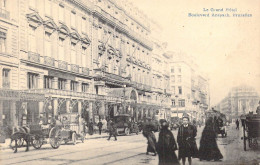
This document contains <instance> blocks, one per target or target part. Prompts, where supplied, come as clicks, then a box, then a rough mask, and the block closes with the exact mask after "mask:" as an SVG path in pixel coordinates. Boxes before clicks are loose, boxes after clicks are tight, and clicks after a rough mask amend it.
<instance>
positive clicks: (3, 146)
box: [0, 133, 108, 151]
mask: <svg viewBox="0 0 260 165" xmlns="http://www.w3.org/2000/svg"><path fill="white" fill-rule="evenodd" d="M99 138H108V134H107V133H102V134H101V135H99V134H93V135H89V134H86V136H85V140H90V139H99ZM10 141H11V139H5V143H0V151H1V150H6V149H10V147H9V145H10Z"/></svg>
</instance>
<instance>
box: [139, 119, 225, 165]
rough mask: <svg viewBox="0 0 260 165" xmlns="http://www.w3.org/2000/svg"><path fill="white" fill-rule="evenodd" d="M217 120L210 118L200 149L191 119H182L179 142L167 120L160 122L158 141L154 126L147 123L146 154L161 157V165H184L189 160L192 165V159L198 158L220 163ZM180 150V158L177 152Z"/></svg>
mask: <svg viewBox="0 0 260 165" xmlns="http://www.w3.org/2000/svg"><path fill="white" fill-rule="evenodd" d="M215 120H216V119H215V118H213V117H209V118H208V119H207V121H206V125H205V127H204V130H203V132H202V136H201V139H200V147H199V149H198V147H197V144H196V136H197V128H196V126H195V125H193V123H191V122H190V121H189V117H186V116H184V117H183V118H182V124H181V126H180V127H179V129H178V135H177V142H176V141H175V138H174V135H173V134H172V132H171V131H170V129H169V124H168V122H167V121H166V120H164V119H162V120H160V128H161V129H160V132H159V139H158V141H156V138H155V135H154V133H153V129H154V128H153V125H152V124H149V119H148V121H146V122H145V124H144V127H143V135H144V137H146V138H147V144H148V146H147V151H146V154H149V153H153V155H157V154H158V156H159V165H170V164H171V165H178V164H180V161H181V162H182V164H183V165H185V163H186V158H187V159H188V163H189V165H191V164H192V158H198V159H200V160H201V161H203V160H205V161H212V160H213V161H220V160H221V159H223V155H222V154H221V152H220V150H219V148H218V146H217V142H216V138H217V134H216V132H215V125H214V122H216V121H215ZM177 150H178V157H177V155H176V153H175V151H177Z"/></svg>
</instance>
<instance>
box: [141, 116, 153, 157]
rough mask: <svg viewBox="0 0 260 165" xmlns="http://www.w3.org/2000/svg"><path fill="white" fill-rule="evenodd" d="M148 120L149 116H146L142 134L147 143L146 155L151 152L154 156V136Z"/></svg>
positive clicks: (151, 125)
mask: <svg viewBox="0 0 260 165" xmlns="http://www.w3.org/2000/svg"><path fill="white" fill-rule="evenodd" d="M150 120H151V119H150V118H146V122H145V124H144V128H143V135H144V137H146V139H147V144H148V145H147V149H146V155H148V154H149V152H152V153H154V156H156V148H155V144H156V138H155V135H154V133H153V130H154V126H153V124H152V123H151V121H150Z"/></svg>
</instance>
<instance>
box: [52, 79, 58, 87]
mask: <svg viewBox="0 0 260 165" xmlns="http://www.w3.org/2000/svg"><path fill="white" fill-rule="evenodd" d="M52 85H53V86H52V87H53V88H54V89H59V87H58V77H54V78H53V81H52Z"/></svg>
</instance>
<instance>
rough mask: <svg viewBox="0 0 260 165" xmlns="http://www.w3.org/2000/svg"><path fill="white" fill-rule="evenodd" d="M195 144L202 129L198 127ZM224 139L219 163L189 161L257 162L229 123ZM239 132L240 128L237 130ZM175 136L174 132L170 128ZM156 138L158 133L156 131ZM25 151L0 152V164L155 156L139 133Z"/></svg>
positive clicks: (133, 164) (136, 164)
mask: <svg viewBox="0 0 260 165" xmlns="http://www.w3.org/2000/svg"><path fill="white" fill-rule="evenodd" d="M198 131H199V132H198V138H197V144H198V146H199V139H200V135H201V131H202V128H199V129H198ZM228 131H229V132H228V137H227V138H219V139H218V144H219V148H220V150H221V152H222V154H223V156H224V160H223V161H222V162H206V161H205V162H204V161H202V162H200V161H199V160H198V159H193V164H203V165H204V164H205V165H206V164H214V165H215V164H242V163H244V164H250V163H251V164H252V163H254V162H255V163H256V162H257V159H258V162H260V157H259V156H258V155H260V151H259V150H257V151H253V150H249V151H246V152H245V151H243V145H242V144H243V143H242V140H240V137H241V136H239V131H237V130H235V127H234V125H232V126H229V130H228ZM240 131H241V130H240ZM173 133H174V136H175V138H176V134H177V131H173ZM156 136H157V137H158V133H156ZM30 149H31V150H30V151H29V152H24V148H20V149H19V150H18V153H16V154H13V153H12V150H9V149H8V150H3V151H1V157H0V159H1V160H0V161H1V164H37V165H40V164H44V165H46V164H48V165H52V164H89V165H92V164H93V165H96V164H107V165H108V164H109V165H116V164H129V165H141V164H152V165H153V164H154V165H155V164H158V157H157V156H156V157H155V156H152V155H145V152H146V139H145V138H144V137H143V136H142V135H141V134H139V135H134V134H133V135H131V136H119V137H118V141H114V139H113V138H112V140H110V141H107V140H106V138H100V139H90V140H86V141H85V143H81V142H78V144H77V145H72V144H67V145H61V146H60V148H59V149H57V150H54V149H52V148H51V147H50V145H49V144H45V145H44V146H43V147H42V148H41V149H40V150H35V149H34V148H32V147H30Z"/></svg>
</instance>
